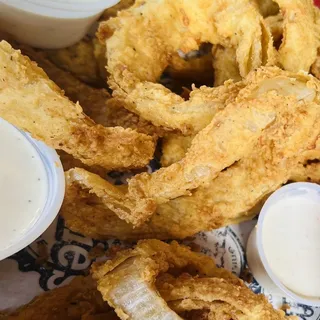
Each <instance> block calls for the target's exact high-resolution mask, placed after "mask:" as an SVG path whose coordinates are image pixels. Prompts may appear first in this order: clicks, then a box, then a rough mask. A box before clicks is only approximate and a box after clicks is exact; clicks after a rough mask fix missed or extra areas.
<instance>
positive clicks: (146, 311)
mask: <svg viewBox="0 0 320 320" xmlns="http://www.w3.org/2000/svg"><path fill="white" fill-rule="evenodd" d="M167 271H170V272H171V273H173V274H174V273H178V274H179V273H181V272H183V271H185V272H190V273H193V274H196V275H202V276H208V277H219V278H224V279H227V280H228V281H230V283H233V284H238V285H240V286H241V283H242V282H241V280H240V279H237V278H236V277H235V276H234V275H233V274H232V273H230V272H228V271H227V270H224V269H219V268H217V267H216V266H215V263H214V261H213V260H212V259H211V258H209V257H207V256H205V255H203V254H199V253H195V252H192V251H191V250H190V249H189V248H187V247H184V246H180V245H178V243H177V242H172V243H171V244H166V243H164V242H161V241H158V240H144V241H139V242H138V245H137V246H136V248H135V249H133V250H126V251H122V252H119V253H118V254H117V256H116V257H115V259H113V260H111V261H107V262H106V263H105V264H103V265H99V264H94V265H93V267H92V274H93V277H94V279H96V280H97V282H98V290H99V291H100V292H101V294H102V297H103V299H104V300H105V301H107V302H108V303H109V304H110V305H111V306H112V307H114V308H115V311H116V313H117V314H118V316H119V317H120V318H121V319H128V317H129V318H130V319H132V320H141V319H149V320H153V319H154V320H161V319H163V320H164V319H181V318H180V317H179V316H178V315H177V314H176V313H175V312H173V311H172V310H171V309H170V308H169V307H168V306H167V304H166V302H165V300H163V299H162V298H161V297H160V296H159V294H158V293H157V289H156V287H155V281H156V278H157V276H158V275H159V274H160V273H164V272H167Z"/></svg>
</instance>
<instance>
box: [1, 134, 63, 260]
mask: <svg viewBox="0 0 320 320" xmlns="http://www.w3.org/2000/svg"><path fill="white" fill-rule="evenodd" d="M17 130H19V129H17ZM19 131H20V132H21V133H22V134H23V135H24V136H25V138H26V139H27V140H28V141H29V142H30V144H31V145H32V147H33V148H34V149H35V150H36V151H37V152H38V154H39V156H40V158H41V160H42V162H43V165H44V167H45V170H46V174H47V181H48V188H47V190H48V192H47V200H46V204H45V206H44V208H43V210H42V212H41V214H40V215H39V217H38V219H37V220H36V221H35V222H34V223H33V225H32V226H31V227H30V229H29V230H27V231H26V232H25V233H24V234H23V235H22V236H21V238H20V239H19V240H18V241H17V242H15V243H12V245H10V246H9V247H6V248H5V249H3V250H1V248H0V260H3V259H5V258H7V257H9V256H11V255H12V254H14V253H16V252H18V251H20V250H21V249H23V248H25V247H26V246H28V245H29V244H30V243H32V242H33V241H35V240H36V239H37V238H38V237H39V236H40V235H41V234H42V233H43V232H44V231H45V230H46V229H47V228H48V227H49V226H50V224H51V223H52V222H53V220H54V219H55V217H56V216H57V214H58V213H59V210H60V207H61V205H62V201H63V198H64V192H65V178H64V171H63V167H62V164H61V161H60V158H59V156H58V154H57V153H56V151H55V150H54V149H51V148H49V147H48V146H46V145H45V144H44V143H43V142H40V141H36V140H34V139H32V138H31V136H30V135H29V134H27V133H25V132H23V131H21V130H19Z"/></svg>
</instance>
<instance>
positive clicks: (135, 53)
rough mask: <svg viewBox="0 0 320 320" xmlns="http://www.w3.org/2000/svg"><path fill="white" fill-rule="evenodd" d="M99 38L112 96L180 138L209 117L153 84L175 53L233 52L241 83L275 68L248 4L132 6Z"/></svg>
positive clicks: (181, 1) (183, 0) (164, 1)
mask: <svg viewBox="0 0 320 320" xmlns="http://www.w3.org/2000/svg"><path fill="white" fill-rule="evenodd" d="M159 12H161V15H159ZM231 14H232V19H230V15H231ZM98 34H99V37H100V39H101V40H106V43H107V54H106V55H107V61H108V62H107V70H108V72H109V73H110V78H109V84H110V87H111V88H112V89H113V90H114V95H115V96H117V97H118V98H119V99H123V101H124V106H125V107H126V108H128V109H129V110H131V111H133V112H135V113H137V114H139V115H141V116H142V117H143V118H144V119H147V120H149V121H151V122H152V123H153V124H155V125H157V126H163V127H167V128H169V129H179V130H181V131H182V132H184V133H188V132H189V133H192V132H197V131H199V124H198V122H199V119H202V118H206V117H208V116H209V117H210V115H211V113H210V110H207V109H202V108H196V110H195V108H185V107H184V101H183V99H182V98H181V97H179V96H177V95H175V94H173V93H172V92H170V90H168V89H166V88H164V87H163V86H162V85H160V84H156V83H155V82H156V81H158V79H159V78H160V76H161V74H162V72H163V71H164V70H165V69H166V67H167V66H169V65H170V61H171V57H173V56H174V55H175V54H176V52H177V51H179V50H180V51H181V52H184V53H187V52H189V51H192V50H197V49H198V48H199V46H200V45H201V44H202V43H212V44H221V45H223V46H224V47H233V48H236V60H237V63H238V67H239V70H240V74H241V76H243V77H244V76H246V75H247V74H248V73H249V72H250V71H251V70H253V69H255V68H258V67H260V66H261V65H266V64H268V63H273V62H274V49H273V47H272V37H271V33H270V31H269V30H268V29H267V28H266V26H265V23H264V21H263V18H262V16H261V15H260V14H259V12H258V9H257V8H256V6H255V5H254V4H253V3H252V2H251V1H249V0H237V1H234V0H219V1H211V0H199V1H193V0H177V1H170V0H148V1H145V0H137V1H136V3H135V4H134V5H133V6H132V7H131V8H129V9H127V10H124V11H121V12H120V13H119V14H118V16H117V17H115V18H112V19H110V20H108V21H106V22H103V23H102V24H101V25H100V28H99V32H98ZM202 128H203V127H201V128H200V129H202Z"/></svg>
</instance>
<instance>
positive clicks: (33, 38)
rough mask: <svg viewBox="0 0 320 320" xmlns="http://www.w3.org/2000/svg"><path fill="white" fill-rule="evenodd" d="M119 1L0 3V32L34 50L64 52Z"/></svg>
mask: <svg viewBox="0 0 320 320" xmlns="http://www.w3.org/2000/svg"><path fill="white" fill-rule="evenodd" d="M118 2H119V0H0V31H4V32H6V33H9V34H11V35H12V36H13V37H14V38H15V39H16V40H18V41H20V42H23V43H26V44H29V45H31V46H33V47H38V48H48V49H55V48H64V47H68V46H70V45H73V44H74V43H76V42H78V41H79V40H80V39H81V38H83V37H84V36H85V34H86V33H87V32H88V30H89V29H90V27H91V26H92V24H93V23H94V22H95V21H96V20H97V19H98V18H99V16H100V15H101V13H102V12H103V11H104V10H105V9H107V8H109V7H112V6H113V5H115V4H117V3H118Z"/></svg>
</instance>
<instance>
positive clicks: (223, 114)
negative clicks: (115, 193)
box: [128, 99, 280, 204]
mask: <svg viewBox="0 0 320 320" xmlns="http://www.w3.org/2000/svg"><path fill="white" fill-rule="evenodd" d="M277 107H278V105H277V104H275V103H273V101H271V100H269V101H265V102H264V101H263V100H262V99H261V100H260V101H259V100H252V101H250V102H249V101H244V102H242V103H232V104H229V105H228V106H227V107H226V108H225V109H224V110H222V111H220V112H218V113H217V115H216V116H215V117H214V118H213V120H212V122H211V123H210V124H209V125H208V126H207V127H206V128H205V129H203V130H202V131H200V132H199V133H198V134H197V135H196V136H195V137H194V139H193V140H192V143H191V147H190V148H189V149H188V151H187V153H186V156H185V157H184V158H183V159H182V160H180V161H179V162H177V163H174V164H172V165H171V166H169V167H167V168H162V169H160V170H158V171H156V172H154V173H153V174H147V173H142V174H139V175H136V176H134V177H133V178H132V179H130V180H129V181H128V185H129V189H128V191H129V193H128V196H129V198H135V199H137V198H140V199H144V198H147V199H154V200H155V202H156V203H157V204H161V203H165V202H167V201H169V200H170V199H174V198H177V197H180V196H182V195H189V194H190V190H193V189H196V188H197V187H199V186H200V185H204V184H206V183H207V182H208V181H210V180H212V179H214V178H215V177H216V176H217V174H218V173H219V172H220V171H222V170H223V169H225V168H227V167H229V166H231V165H232V164H233V163H234V162H236V161H238V160H239V159H241V158H242V157H243V156H244V155H245V154H246V153H248V152H249V150H251V147H252V145H253V144H254V143H255V141H256V140H257V139H258V138H259V137H260V135H261V132H262V131H263V130H264V129H265V128H266V127H268V126H269V125H270V124H271V123H272V122H274V120H275V119H276V117H277V112H280V108H277ZM231 127H232V130H230V128H231Z"/></svg>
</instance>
